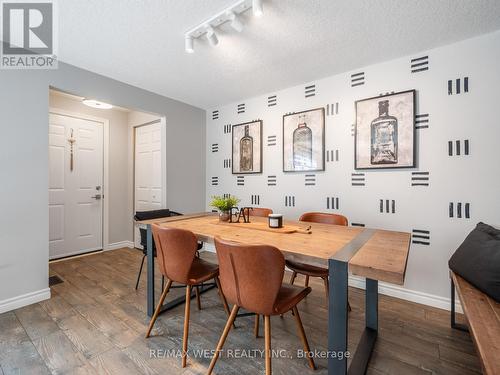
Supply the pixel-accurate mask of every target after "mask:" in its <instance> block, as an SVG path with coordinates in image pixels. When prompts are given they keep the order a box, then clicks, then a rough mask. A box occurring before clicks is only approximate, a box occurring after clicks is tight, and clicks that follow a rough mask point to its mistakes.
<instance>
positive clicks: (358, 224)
mask: <svg viewBox="0 0 500 375" xmlns="http://www.w3.org/2000/svg"><path fill="white" fill-rule="evenodd" d="M351 226H353V227H364V226H365V224H363V223H351Z"/></svg>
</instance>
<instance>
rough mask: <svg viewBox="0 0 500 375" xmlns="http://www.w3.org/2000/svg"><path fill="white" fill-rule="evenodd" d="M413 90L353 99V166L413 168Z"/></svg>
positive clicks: (363, 167) (360, 167)
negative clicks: (354, 114)
mask: <svg viewBox="0 0 500 375" xmlns="http://www.w3.org/2000/svg"><path fill="white" fill-rule="evenodd" d="M415 94H416V92H415V90H408V91H402V92H398V93H392V94H387V95H381V96H376V97H373V98H368V99H363V100H358V101H356V130H355V133H354V154H355V155H354V157H355V162H354V168H355V169H386V168H413V167H415V164H416V148H415Z"/></svg>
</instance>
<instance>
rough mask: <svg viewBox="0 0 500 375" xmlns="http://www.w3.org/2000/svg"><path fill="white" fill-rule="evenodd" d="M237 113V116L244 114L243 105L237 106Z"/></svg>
mask: <svg viewBox="0 0 500 375" xmlns="http://www.w3.org/2000/svg"><path fill="white" fill-rule="evenodd" d="M237 111H238V114H240V113H245V103H243V104H238V107H237Z"/></svg>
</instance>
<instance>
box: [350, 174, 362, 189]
mask: <svg viewBox="0 0 500 375" xmlns="http://www.w3.org/2000/svg"><path fill="white" fill-rule="evenodd" d="M365 182H366V181H365V174H364V173H351V185H352V186H365Z"/></svg>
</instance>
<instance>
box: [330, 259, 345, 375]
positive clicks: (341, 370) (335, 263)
mask: <svg viewBox="0 0 500 375" xmlns="http://www.w3.org/2000/svg"><path fill="white" fill-rule="evenodd" d="M348 265H349V264H348V263H347V262H343V261H339V260H334V259H330V260H329V261H328V269H329V284H330V285H329V286H330V288H329V290H330V293H329V296H328V354H329V356H328V375H337V374H346V372H347V358H346V356H345V354H346V353H347V334H348V330H347V318H348V316H347V300H348V285H347V281H348V276H349V275H348Z"/></svg>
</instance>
